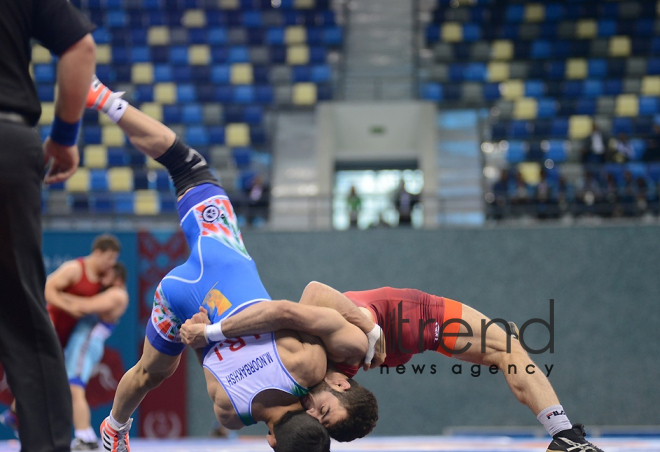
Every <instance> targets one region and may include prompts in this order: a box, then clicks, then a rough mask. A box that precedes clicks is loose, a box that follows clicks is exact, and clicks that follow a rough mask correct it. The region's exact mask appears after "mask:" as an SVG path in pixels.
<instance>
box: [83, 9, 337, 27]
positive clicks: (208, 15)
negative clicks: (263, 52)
mask: <svg viewBox="0 0 660 452" xmlns="http://www.w3.org/2000/svg"><path fill="white" fill-rule="evenodd" d="M85 12H86V13H87V14H88V16H89V18H90V20H91V21H92V22H94V23H95V24H98V25H99V26H102V27H104V28H108V29H110V30H118V29H130V28H134V27H135V28H145V27H153V26H161V25H165V26H168V27H180V26H182V25H183V26H184V27H188V28H203V27H215V26H228V27H246V28H268V27H286V26H292V25H303V26H306V27H323V26H328V25H337V23H336V20H335V13H334V12H333V11H298V10H289V11H276V10H274V11H263V12H262V11H244V12H239V11H236V12H226V11H220V10H201V9H189V10H185V11H183V10H181V11H161V10H156V11H153V10H152V11H142V10H137V11H136V10H121V9H116V10H87V11H85Z"/></svg>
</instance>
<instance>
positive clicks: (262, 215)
mask: <svg viewBox="0 0 660 452" xmlns="http://www.w3.org/2000/svg"><path fill="white" fill-rule="evenodd" d="M247 195H248V215H247V221H248V224H249V225H250V226H254V225H255V221H256V220H259V219H261V220H264V221H265V220H266V217H267V216H268V188H267V187H266V184H265V183H264V179H263V177H262V176H261V175H259V174H258V175H256V176H255V177H254V178H253V179H252V183H251V185H250V189H249V190H248V193H247Z"/></svg>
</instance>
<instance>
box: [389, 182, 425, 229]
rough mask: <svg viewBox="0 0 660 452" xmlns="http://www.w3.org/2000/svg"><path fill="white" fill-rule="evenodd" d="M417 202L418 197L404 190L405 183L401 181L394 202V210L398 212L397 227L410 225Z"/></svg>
mask: <svg viewBox="0 0 660 452" xmlns="http://www.w3.org/2000/svg"><path fill="white" fill-rule="evenodd" d="M418 202H419V197H418V196H417V195H413V194H412V193H410V192H409V191H408V190H406V183H405V182H404V181H403V179H401V182H400V183H399V189H398V190H397V192H396V198H395V200H394V205H395V207H396V210H397V211H399V226H411V225H412V211H413V208H414V207H415V205H416V204H417V203H418Z"/></svg>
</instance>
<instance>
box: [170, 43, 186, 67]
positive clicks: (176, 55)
mask: <svg viewBox="0 0 660 452" xmlns="http://www.w3.org/2000/svg"><path fill="white" fill-rule="evenodd" d="M170 63H171V64H173V65H184V64H188V47H186V46H172V47H170Z"/></svg>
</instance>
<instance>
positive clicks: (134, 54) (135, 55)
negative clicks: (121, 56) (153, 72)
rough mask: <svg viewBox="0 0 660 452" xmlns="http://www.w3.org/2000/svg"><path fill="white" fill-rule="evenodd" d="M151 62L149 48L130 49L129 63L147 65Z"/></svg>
mask: <svg viewBox="0 0 660 452" xmlns="http://www.w3.org/2000/svg"><path fill="white" fill-rule="evenodd" d="M150 61H151V52H150V50H149V47H145V46H136V47H132V48H131V52H130V62H131V63H147V62H150Z"/></svg>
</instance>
